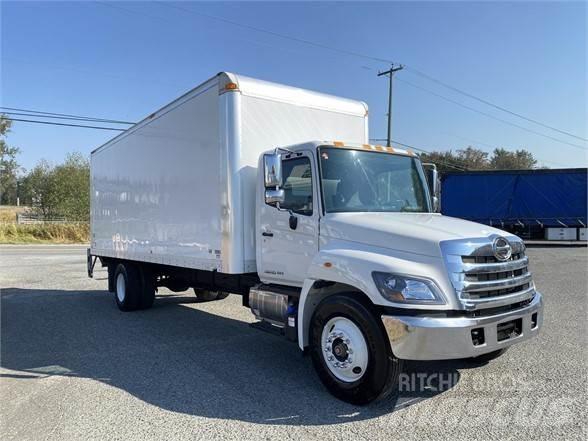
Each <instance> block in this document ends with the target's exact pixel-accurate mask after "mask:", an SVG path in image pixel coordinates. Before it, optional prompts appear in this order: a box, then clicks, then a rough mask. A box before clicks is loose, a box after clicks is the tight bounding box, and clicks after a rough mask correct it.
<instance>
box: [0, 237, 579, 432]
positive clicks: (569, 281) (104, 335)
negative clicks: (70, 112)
mask: <svg viewBox="0 0 588 441" xmlns="http://www.w3.org/2000/svg"><path fill="white" fill-rule="evenodd" d="M528 254H529V256H530V258H531V262H532V263H531V270H532V271H533V272H534V277H535V282H536V284H537V287H538V289H539V290H540V291H541V292H542V293H543V294H544V297H545V303H546V306H545V320H544V326H543V329H542V332H541V333H540V335H539V337H538V338H536V339H534V340H531V341H529V342H527V343H525V344H521V345H517V346H514V347H512V348H511V349H510V350H509V351H507V352H506V353H505V354H504V355H503V356H502V357H500V358H498V359H496V360H494V361H492V362H490V363H488V364H485V365H481V366H478V365H475V364H472V363H470V362H467V361H450V362H429V363H408V364H407V366H406V374H405V375H404V376H403V378H402V384H401V389H402V392H401V393H400V394H398V396H395V397H392V398H390V399H388V400H387V401H385V402H382V403H378V404H375V405H369V406H365V407H357V406H352V405H349V404H346V403H343V402H341V401H338V400H337V399H335V398H333V397H332V396H331V395H329V394H328V393H327V392H326V390H325V389H324V388H323V386H322V385H321V383H320V382H319V380H318V378H317V376H316V375H315V373H314V370H313V368H312V365H311V361H310V359H309V358H307V357H303V356H302V355H301V353H300V352H299V351H298V349H297V346H296V345H295V344H293V343H289V342H287V341H285V340H284V339H282V338H280V337H278V336H275V335H272V334H268V333H265V332H263V331H260V330H258V329H255V328H253V327H251V326H249V324H250V323H252V322H253V321H254V318H253V316H252V314H251V313H250V312H249V310H247V309H245V308H243V307H242V306H241V298H240V297H238V296H235V295H231V296H229V297H228V298H227V299H225V300H222V301H218V302H210V303H197V302H196V301H195V297H194V295H193V293H192V292H190V291H189V292H185V293H179V294H177V293H171V292H170V291H167V290H162V291H161V292H160V293H159V294H158V297H157V300H156V302H155V305H154V307H153V308H152V309H150V310H147V311H139V312H132V313H123V312H120V311H119V310H118V309H117V307H116V305H115V302H114V299H113V298H112V295H111V294H109V293H108V292H107V291H106V287H107V281H106V273H105V272H104V270H102V269H100V268H97V271H96V273H95V277H94V279H88V278H87V275H86V267H85V247H82V246H51V245H41V246H0V288H1V313H2V314H1V320H2V321H1V334H0V338H1V341H0V343H1V347H0V349H1V352H0V357H1V358H0V366H1V367H0V403H1V404H0V406H1V407H0V423H1V426H0V439H2V440H4V441H7V440H163V439H165V440H168V439H169V440H172V439H174V440H175V439H178V440H184V439H185V440H197V439H205V440H211V439H223V440H225V439H236V440H237V439H238V440H248V439H255V440H257V439H264V440H267V439H276V440H287V439H293V440H305V439H320V440H331V439H332V440H356V439H359V440H364V439H365V440H377V439H381V440H404V439H410V440H429V439H430V440H437V439H452V440H476V439H479V440H487V439H516V440H526V439H534V440H537V439H549V440H552V439H565V440H573V439H582V440H584V439H586V438H587V428H586V410H587V407H586V384H587V383H586V380H587V357H586V356H587V349H586V348H587V345H586V343H587V341H586V340H587V339H586V335H587V334H586V332H587V320H586V317H587V312H588V311H587V292H588V287H587V272H586V270H587V266H588V259H587V255H588V252H587V250H586V248H532V249H529V250H528Z"/></svg>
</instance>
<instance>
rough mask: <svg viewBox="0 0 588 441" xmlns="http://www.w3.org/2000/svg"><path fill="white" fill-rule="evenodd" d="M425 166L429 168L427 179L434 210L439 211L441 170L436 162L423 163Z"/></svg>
mask: <svg viewBox="0 0 588 441" xmlns="http://www.w3.org/2000/svg"><path fill="white" fill-rule="evenodd" d="M423 167H424V168H425V169H426V170H427V181H428V183H429V191H430V192H431V199H432V201H433V211H434V212H435V213H437V212H439V210H440V208H441V182H440V180H439V172H438V171H437V166H436V165H435V164H423Z"/></svg>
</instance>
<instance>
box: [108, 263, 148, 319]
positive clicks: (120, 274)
mask: <svg viewBox="0 0 588 441" xmlns="http://www.w3.org/2000/svg"><path fill="white" fill-rule="evenodd" d="M141 285H142V283H141V274H140V272H139V269H138V268H137V267H136V266H135V265H133V264H129V263H119V264H118V265H117V266H116V270H115V272H114V299H115V300H116V304H117V306H118V308H119V309H120V310H121V311H134V310H135V309H138V308H139V300H140V298H141Z"/></svg>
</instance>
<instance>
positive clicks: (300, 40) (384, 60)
mask: <svg viewBox="0 0 588 441" xmlns="http://www.w3.org/2000/svg"><path fill="white" fill-rule="evenodd" d="M156 3H158V4H160V5H161V6H165V7H168V8H173V9H177V10H180V11H184V12H188V13H190V14H194V15H198V16H200V17H205V18H209V19H211V20H216V21H220V22H223V23H227V24H230V25H233V26H238V27H241V28H244V29H249V30H252V31H256V32H261V33H265V34H268V35H272V36H274V37H279V38H283V39H286V40H291V41H295V42H298V43H302V44H306V45H309V46H314V47H318V48H320V49H325V50H329V51H332V52H337V53H340V54H344V55H349V56H354V57H358V58H362V59H367V60H372V61H377V62H380V63H387V64H392V63H393V61H392V60H390V59H387V58H381V57H374V56H371V55H367V54H364V53H361V52H355V51H349V50H346V49H340V48H337V47H333V46H329V45H326V44H322V43H317V42H315V41H311V40H307V39H303V38H299V37H294V36H291V35H286V34H282V33H279V32H275V31H271V30H269V29H265V28H259V27H256V26H252V25H247V24H243V23H239V22H237V21H234V20H229V19H227V18H223V17H219V16H216V15H211V14H206V13H203V12H199V11H195V10H193V9H190V8H184V7H182V6H178V5H175V4H170V3H165V2H161V1H156ZM407 68H408V69H409V70H410V71H412V72H414V73H415V74H417V75H421V76H422V77H424V78H427V79H428V80H430V81H434V82H436V83H438V84H440V85H442V86H443V87H447V88H449V89H451V90H453V91H455V92H458V93H461V94H462V95H465V96H467V97H469V98H472V99H475V100H477V101H479V102H481V103H484V104H486V105H488V106H491V107H494V108H495V109H498V110H501V111H503V112H506V113H509V114H511V115H513V116H516V117H518V118H522V119H524V120H526V121H529V122H531V123H534V124H538V125H540V126H542V127H545V128H548V129H550V130H554V131H556V132H559V133H562V134H564V135H567V136H571V137H574V138H577V139H580V140H582V141H588V139H586V138H582V137H580V136H577V135H574V134H572V133H569V132H566V131H565V130H560V129H558V128H556V127H553V126H550V125H547V124H545V123H542V122H540V121H537V120H535V119H532V118H529V117H526V116H524V115H522V114H520V113H517V112H514V111H512V110H509V109H507V108H505V107H502V106H498V105H497V104H494V103H492V102H490V101H487V100H485V99H483V98H480V97H477V96H475V95H473V94H471V93H468V92H465V91H463V90H461V89H458V88H457V87H454V86H451V85H449V84H447V83H444V82H442V81H441V80H438V79H436V78H433V77H432V76H430V75H427V74H425V73H424V72H421V71H420V70H418V69H415V68H413V67H410V66H407ZM511 125H513V126H514V127H518V128H521V129H523V130H526V131H528V132H531V133H535V134H538V133H539V132H534V131H532V130H531V129H526V128H524V127H522V126H518V125H516V124H514V123H512V124H511ZM541 136H546V137H549V135H543V134H541ZM550 139H552V140H556V141H558V142H564V143H566V141H560V140H557V138H551V137H550ZM567 144H569V145H572V146H575V147H579V146H577V145H575V144H571V143H567ZM580 148H584V147H581V146H580Z"/></svg>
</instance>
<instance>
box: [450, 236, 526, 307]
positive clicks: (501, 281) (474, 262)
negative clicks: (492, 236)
mask: <svg viewBox="0 0 588 441" xmlns="http://www.w3.org/2000/svg"><path fill="white" fill-rule="evenodd" d="M480 242H481V243H479V244H477V245H476V246H468V245H465V246H464V245H463V244H451V245H450V246H446V248H445V250H446V255H445V258H446V262H447V268H448V270H449V272H450V277H451V282H452V284H453V286H454V288H455V290H456V291H457V294H458V296H459V298H460V300H461V302H462V303H463V304H464V305H465V306H466V307H467V308H474V309H477V308H492V307H496V306H501V305H507V304H509V303H516V302H519V301H525V300H528V299H530V298H532V297H533V295H534V285H533V280H532V275H531V273H530V271H529V268H528V265H529V259H528V258H527V256H526V255H525V248H524V245H523V243H522V242H518V241H517V242H515V241H512V242H511V246H512V250H513V253H512V255H511V256H510V257H509V259H507V260H505V261H502V260H498V259H497V258H496V257H495V256H494V252H493V250H492V246H491V241H490V244H488V242H486V241H480ZM484 242H485V243H484ZM460 247H461V248H463V249H460ZM456 251H457V252H456ZM459 251H462V252H463V253H459ZM466 253H467V254H466Z"/></svg>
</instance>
